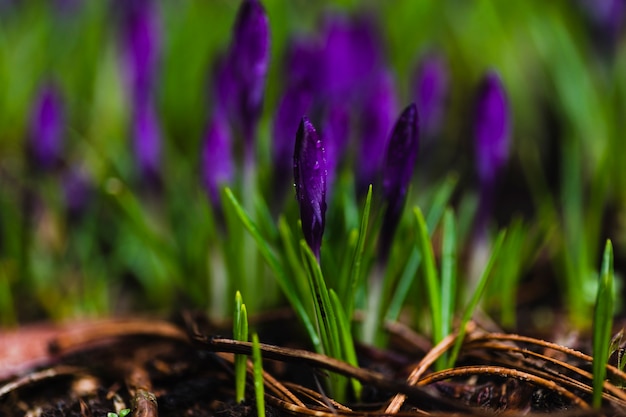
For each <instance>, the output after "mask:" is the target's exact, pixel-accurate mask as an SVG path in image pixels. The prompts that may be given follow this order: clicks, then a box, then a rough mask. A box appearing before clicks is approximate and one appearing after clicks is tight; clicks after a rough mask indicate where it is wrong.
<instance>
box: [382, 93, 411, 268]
mask: <svg viewBox="0 0 626 417" xmlns="http://www.w3.org/2000/svg"><path fill="white" fill-rule="evenodd" d="M418 149H419V132H418V114H417V106H416V105H415V103H413V104H410V105H409V106H408V107H407V108H406V109H404V111H403V112H402V114H401V115H400V117H399V118H398V121H397V122H396V124H395V126H394V128H393V131H392V132H391V138H390V139H389V145H388V146H387V152H386V154H385V164H384V167H383V186H382V188H383V197H384V200H385V202H386V204H387V208H386V210H385V215H384V218H383V228H382V232H381V244H380V246H379V247H380V248H381V251H382V252H383V255H382V257H383V258H386V256H387V253H388V250H389V248H390V246H391V239H392V237H393V234H394V232H395V229H396V227H397V225H398V222H399V221H400V217H401V214H402V209H403V208H404V203H405V201H406V194H407V191H408V188H409V184H410V183H411V178H412V176H413V170H414V168H415V160H416V159H417V152H418ZM383 260H386V259H383Z"/></svg>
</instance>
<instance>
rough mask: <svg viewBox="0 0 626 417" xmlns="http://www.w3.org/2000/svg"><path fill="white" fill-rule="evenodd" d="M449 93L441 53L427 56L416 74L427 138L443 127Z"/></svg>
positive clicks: (416, 91) (421, 123)
mask: <svg viewBox="0 0 626 417" xmlns="http://www.w3.org/2000/svg"><path fill="white" fill-rule="evenodd" d="M447 94H448V68H447V66H446V63H445V62H444V60H443V58H442V57H441V56H439V55H434V54H430V55H427V56H425V57H424V59H422V61H421V63H420V65H419V67H418V68H417V72H416V74H415V87H414V97H415V100H416V104H417V110H418V111H419V114H420V126H421V130H422V134H423V135H424V136H425V137H427V138H430V137H433V136H435V135H436V134H437V133H438V132H439V130H440V128H441V122H442V119H443V113H444V106H445V101H446V96H447Z"/></svg>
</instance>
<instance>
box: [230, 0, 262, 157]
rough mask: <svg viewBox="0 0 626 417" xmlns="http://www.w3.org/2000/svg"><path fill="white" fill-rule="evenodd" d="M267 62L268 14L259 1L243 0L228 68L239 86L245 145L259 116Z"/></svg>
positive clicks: (251, 135) (240, 115)
mask: <svg viewBox="0 0 626 417" xmlns="http://www.w3.org/2000/svg"><path fill="white" fill-rule="evenodd" d="M269 61H270V31H269V21H268V18H267V14H266V13H265V10H264V9H263V6H262V5H261V3H260V2H259V1H258V0H244V1H243V3H242V4H241V7H240V8H239V13H238V14H237V20H236V21H235V27H234V32H233V39H232V45H231V50H230V65H232V67H231V70H232V71H234V74H235V77H236V79H237V82H238V84H239V86H238V87H239V94H238V103H239V105H238V108H239V109H238V110H239V118H240V123H241V126H242V129H243V134H244V138H245V139H246V140H247V141H248V142H250V141H251V140H252V139H253V136H254V132H255V130H256V125H257V122H258V119H259V117H260V115H261V108H262V104H263V94H264V91H265V79H266V76H267V71H268V68H269ZM248 145H251V144H250V143H248Z"/></svg>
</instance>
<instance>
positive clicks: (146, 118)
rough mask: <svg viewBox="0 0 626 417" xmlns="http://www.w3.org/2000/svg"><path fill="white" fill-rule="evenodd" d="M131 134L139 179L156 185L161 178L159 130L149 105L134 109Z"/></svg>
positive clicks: (155, 116) (154, 113)
mask: <svg viewBox="0 0 626 417" xmlns="http://www.w3.org/2000/svg"><path fill="white" fill-rule="evenodd" d="M133 133H134V135H133V150H134V153H135V160H136V161H137V166H138V170H139V173H140V175H141V178H142V179H144V180H147V181H148V182H154V183H158V182H159V180H160V178H161V175H160V170H161V129H160V126H159V121H158V119H157V115H156V112H155V110H154V108H153V107H152V106H151V105H143V106H138V107H137V108H136V109H135V114H134V119H133Z"/></svg>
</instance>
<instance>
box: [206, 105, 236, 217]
mask: <svg viewBox="0 0 626 417" xmlns="http://www.w3.org/2000/svg"><path fill="white" fill-rule="evenodd" d="M231 143H232V139H231V136H230V129H229V128H228V123H227V121H226V120H225V117H223V116H222V115H221V114H220V113H216V114H215V115H214V116H213V118H212V119H211V121H210V122H209V125H208V127H207V131H206V134H205V136H204V143H203V145H202V161H201V164H202V166H201V170H202V182H203V184H204V187H205V189H206V191H207V194H208V196H209V199H210V200H211V204H212V205H213V207H214V208H215V209H217V210H218V211H219V210H220V208H221V200H220V189H221V187H222V186H224V185H227V184H229V183H231V182H232V180H233V176H234V172H235V169H234V166H233V157H232V152H231Z"/></svg>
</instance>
